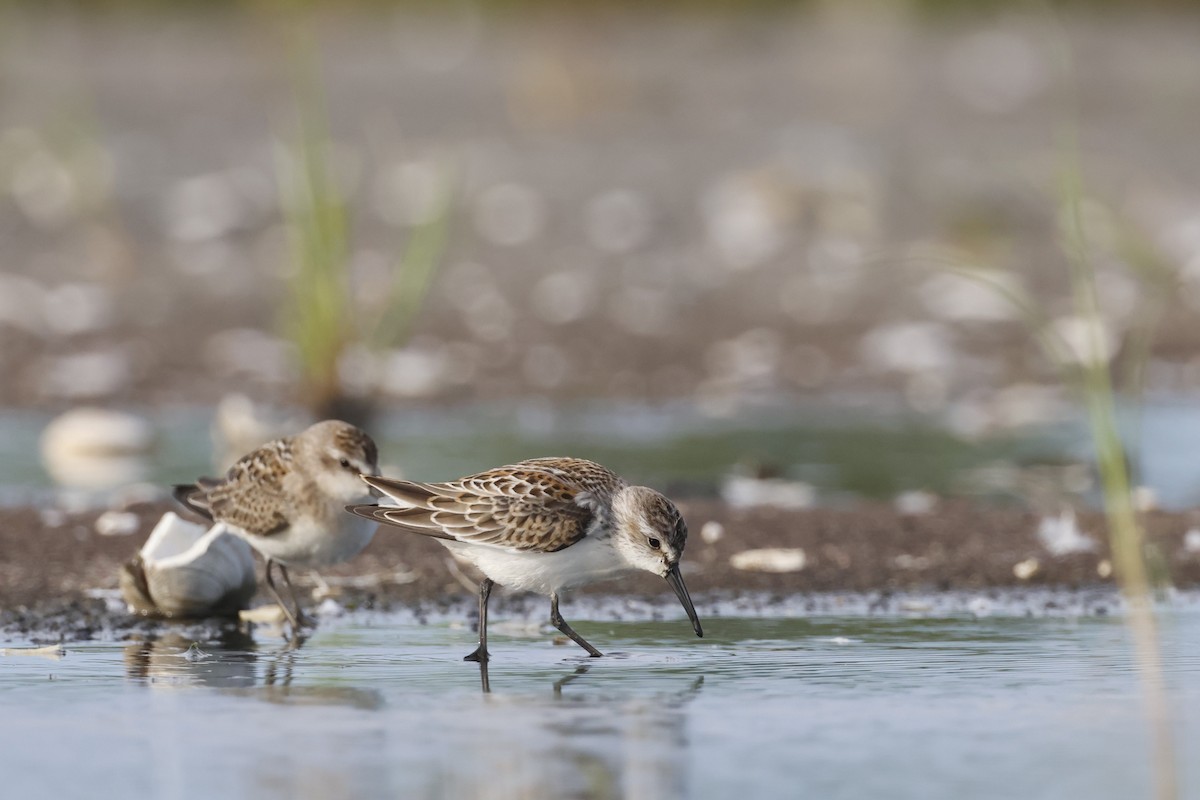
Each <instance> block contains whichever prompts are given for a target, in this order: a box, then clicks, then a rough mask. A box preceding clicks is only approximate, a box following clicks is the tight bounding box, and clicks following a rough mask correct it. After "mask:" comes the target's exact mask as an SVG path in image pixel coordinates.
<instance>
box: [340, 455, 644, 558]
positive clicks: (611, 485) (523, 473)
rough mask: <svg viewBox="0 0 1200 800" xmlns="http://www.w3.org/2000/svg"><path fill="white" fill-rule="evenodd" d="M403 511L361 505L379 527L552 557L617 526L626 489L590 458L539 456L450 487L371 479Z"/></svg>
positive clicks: (447, 483)
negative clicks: (617, 497) (618, 501)
mask: <svg viewBox="0 0 1200 800" xmlns="http://www.w3.org/2000/svg"><path fill="white" fill-rule="evenodd" d="M368 483H371V484H372V485H374V486H376V487H377V488H379V489H381V490H383V491H384V492H386V493H387V494H388V495H391V496H392V497H393V498H395V499H396V500H397V501H398V502H400V503H402V504H404V505H402V506H401V507H391V506H375V507H370V506H368V507H362V506H360V507H356V508H355V509H353V510H355V511H356V512H359V513H361V512H363V511H365V512H367V513H369V515H370V516H371V517H372V518H373V519H376V520H378V521H379V522H384V523H388V524H391V525H396V526H399V527H401V528H405V529H407V530H410V531H412V532H414V533H422V534H425V535H427V536H434V537H437V538H440V539H453V540H456V541H459V542H464V543H470V544H479V545H492V546H495V547H499V548H505V549H510V550H515V551H524V552H530V551H532V552H542V553H553V552H556V551H558V550H562V549H564V548H566V547H570V546H571V545H573V544H575V543H576V542H578V541H580V540H581V539H583V538H584V537H585V536H587V535H588V534H589V532H596V533H597V534H598V535H604V533H605V532H607V531H608V530H609V529H610V528H611V524H612V520H611V500H612V497H613V495H614V494H615V493H616V492H617V491H618V490H619V489H620V488H621V487H623V486H624V485H625V482H624V481H623V480H622V479H621V478H620V477H619V476H618V475H616V474H615V473H613V472H612V471H610V470H608V469H606V468H605V467H602V466H600V465H599V464H596V463H594V462H592V461H585V460H583V459H575V458H536V459H531V460H528V461H521V462H519V463H517V464H512V465H510V466H505V467H498V468H496V469H491V470H488V471H486V472H481V473H479V474H477V475H469V476H467V477H465V478H460V479H458V480H456V481H449V482H446V483H415V482H411V481H401V480H392V479H388V478H370V479H368Z"/></svg>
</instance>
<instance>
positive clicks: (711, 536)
mask: <svg viewBox="0 0 1200 800" xmlns="http://www.w3.org/2000/svg"><path fill="white" fill-rule="evenodd" d="M724 535H725V526H724V525H722V524H721V523H719V522H717V521H716V520H715V519H710V520H709V521H708V522H706V523H704V525H702V526H701V527H700V538H701V539H703V540H704V542H705V544H716V543H717V542H719V541H721V537H723V536H724Z"/></svg>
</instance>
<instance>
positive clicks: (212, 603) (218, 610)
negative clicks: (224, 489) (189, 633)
mask: <svg viewBox="0 0 1200 800" xmlns="http://www.w3.org/2000/svg"><path fill="white" fill-rule="evenodd" d="M257 588H258V585H257V581H256V579H255V575H254V554H253V553H252V551H251V550H250V546H249V545H248V544H246V543H245V542H244V541H242V540H241V539H239V538H237V537H236V536H233V535H232V534H230V533H228V532H227V531H226V529H225V526H224V525H222V524H217V525H214V526H213V527H212V528H210V529H208V530H205V528H204V527H203V526H201V525H196V524H193V523H191V522H187V521H186V520H183V519H180V518H179V517H178V516H177V515H175V514H174V513H171V512H167V513H166V514H164V515H163V517H162V519H160V520H159V521H158V524H157V525H155V526H154V530H153V531H152V532H151V533H150V538H149V539H147V540H146V544H145V545H143V546H142V549H141V550H140V551H139V552H138V554H137V556H135V557H134V558H133V560H132V561H130V562H129V563H128V564H126V565H125V566H124V567H123V568H122V570H121V594H122V596H123V597H124V598H125V602H126V603H128V604H129V608H130V611H132V612H133V613H136V614H142V615H144V616H156V617H166V618H168V619H173V618H180V617H185V618H186V617H206V616H226V615H232V614H236V613H237V612H238V611H239V610H241V609H243V608H246V607H247V606H248V605H249V603H250V599H251V598H252V597H253V596H254V593H255V591H256V590H257Z"/></svg>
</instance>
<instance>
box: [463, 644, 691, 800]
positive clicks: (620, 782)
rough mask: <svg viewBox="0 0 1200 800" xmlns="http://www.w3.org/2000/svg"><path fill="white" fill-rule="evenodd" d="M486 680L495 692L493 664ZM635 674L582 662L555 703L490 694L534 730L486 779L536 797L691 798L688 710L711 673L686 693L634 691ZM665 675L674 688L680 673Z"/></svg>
mask: <svg viewBox="0 0 1200 800" xmlns="http://www.w3.org/2000/svg"><path fill="white" fill-rule="evenodd" d="M589 673H591V674H589ZM479 675H480V683H481V687H482V689H483V691H484V692H485V693H490V692H491V681H490V676H489V674H488V666H487V664H480V670H479ZM628 677H629V676H622V675H614V674H611V673H609V672H608V671H607V670H599V671H596V670H594V669H593V665H591V664H580V665H578V666H576V667H575V668H574V669H572V671H570V672H569V673H567V674H565V675H561V676H559V677H557V678H556V679H555V680H554V681H553V682H552V683H551V684H550V690H551V697H550V698H549V700H550V702H549V704H547V702H546V699H545V696H544V695H541V696H540V697H539V696H536V695H535V696H533V697H521V696H519V695H508V694H507V693H505V694H500V695H490V696H492V697H495V699H496V701H499V702H502V703H504V706H503V708H504V717H505V721H504V723H503V724H504V726H505V727H506V728H508V727H518V728H519V727H521V726H522V724H525V725H529V726H532V729H531V730H528V731H526V733H525V734H523V735H522V736H521V741H522V744H521V745H520V746H519V747H518V748H517V749H516V750H515V751H514V750H513V749H511V748H507V749H505V751H504V752H505V753H506V759H507V760H506V762H505V765H503V766H499V765H497V766H496V769H491V768H490V766H489V767H486V768H485V769H484V770H483V772H482V775H490V776H491V780H492V782H494V781H495V779H496V776H497V775H498V774H502V775H503V776H504V780H505V781H515V782H516V783H515V785H513V786H508V785H507V783H506V784H505V785H506V787H507V788H510V789H513V790H514V793H517V794H521V795H522V796H529V797H535V798H540V797H561V796H586V797H654V798H672V797H686V796H688V795H689V794H690V791H689V787H688V785H687V753H688V749H689V742H688V735H687V717H688V706H689V704H690V703H691V702H692V700H694V699H695V698H696V697H697V696H698V695H699V693H700V690H701V688H702V687H703V685H704V676H703V675H699V676H694V677H690V676H689V677H688V680H687V681H686V683H685V684H683V685H682V686H680V688H676V689H673V690H665V691H655V692H650V693H645V692H644V691H638V690H637V689H632V690H631V688H632V687H631V684H630V683H629V682H628V680H627V678H628ZM660 677H661V682H663V683H667V684H670V683H673V681H672V678H674V677H676V675H675V674H674V673H672V674H668V675H661V676H660ZM606 679H607V680H606ZM656 682H659V679H658V676H656ZM677 686H679V684H677ZM521 718H524V720H523V722H522V721H521ZM535 730H540V732H541V733H542V734H544V735H537V734H536V733H534V731H535ZM492 755H494V754H492V753H488V752H480V753H479V754H478V757H479V759H480V760H481V761H483V762H488V761H489V759H490V758H491V756H492ZM459 780H460V781H463V785H456V787H455V788H456V789H463V790H466V791H467V793H469V792H470V790H471V789H479V790H480V791H482V787H483V784H482V783H481V784H480V786H473V785H472V784H470V783H469V779H467V776H465V775H461V776H459ZM491 788H493V789H494V788H496V787H495V786H491Z"/></svg>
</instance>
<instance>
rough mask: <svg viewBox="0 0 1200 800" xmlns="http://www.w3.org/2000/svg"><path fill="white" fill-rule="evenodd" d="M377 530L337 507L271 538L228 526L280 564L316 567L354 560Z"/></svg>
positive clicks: (369, 522) (372, 525)
mask: <svg viewBox="0 0 1200 800" xmlns="http://www.w3.org/2000/svg"><path fill="white" fill-rule="evenodd" d="M377 527H378V526H377V525H376V524H375V523H374V522H372V521H371V520H368V519H363V518H361V517H356V516H354V515H353V514H349V513H347V512H346V511H344V510H342V509H341V508H340V507H339V508H338V513H337V514H336V515H332V516H331V517H328V518H326V519H319V518H314V517H303V518H301V519H298V520H296V521H294V522H293V523H292V524H291V525H290V526H289V527H288V528H287V529H286V530H283V531H280V532H279V533H276V534H272V535H271V536H254V535H252V534H247V533H245V532H244V531H241V530H239V529H237V528H232V527H231V528H230V531H231V532H232V533H235V534H237V535H238V536H241V537H242V538H243V539H245V540H246V541H247V542H249V543H250V546H251V547H253V548H254V549H255V550H257V551H258V552H260V553H262V554H263V555H264V556H266V557H267V558H270V559H272V560H274V561H278V562H280V563H281V564H286V565H287V566H289V567H307V568H319V567H327V566H330V565H331V564H340V563H341V562H343V561H348V560H349V559H351V558H354V557H355V556H356V555H358V554H359V553H361V552H362V551H363V548H365V547H366V546H367V545H368V544H370V543H371V539H372V538H373V537H374V535H375V531H376V529H377Z"/></svg>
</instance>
